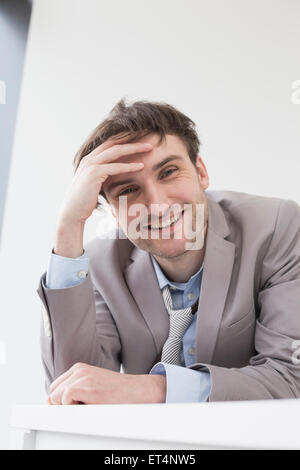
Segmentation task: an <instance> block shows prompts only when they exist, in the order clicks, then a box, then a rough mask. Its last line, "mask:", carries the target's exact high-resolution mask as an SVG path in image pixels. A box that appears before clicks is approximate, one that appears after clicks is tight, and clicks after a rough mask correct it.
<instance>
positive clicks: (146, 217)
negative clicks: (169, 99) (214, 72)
mask: <svg viewBox="0 0 300 470" xmlns="http://www.w3.org/2000/svg"><path fill="white" fill-rule="evenodd" d="M139 141H140V142H145V143H146V142H149V143H151V144H152V145H153V149H152V150H151V151H149V152H145V153H139V154H135V155H130V156H126V157H121V158H120V159H119V160H116V162H120V163H121V162H122V163H129V162H143V163H144V167H143V169H142V170H140V171H137V172H130V173H126V174H121V175H116V176H110V177H109V178H108V179H107V180H106V181H105V182H104V184H103V186H102V189H103V191H104V193H105V196H106V198H107V201H108V202H109V204H110V206H111V210H112V213H113V215H114V216H115V217H116V219H117V222H118V224H119V226H120V227H121V229H122V230H123V232H124V233H125V234H126V236H127V237H128V238H129V240H131V241H132V243H134V244H135V245H136V246H138V247H139V248H141V249H142V250H145V251H148V252H150V253H152V255H154V256H156V257H161V258H176V257H178V256H182V255H184V253H186V252H188V251H189V248H187V246H191V245H192V243H194V240H195V238H193V239H191V238H190V236H187V235H186V233H187V231H186V226H189V227H190V229H192V230H193V233H197V234H198V235H199V232H201V233H202V236H204V232H205V226H206V223H207V202H206V196H205V192H204V190H205V189H207V187H208V185H209V179H208V174H207V171H206V168H205V165H204V163H203V161H202V159H201V157H200V155H198V156H197V160H196V166H195V165H194V164H193V163H192V161H191V160H190V157H189V154H188V151H187V149H186V146H185V144H184V143H183V141H182V140H181V139H180V138H179V137H178V136H176V135H170V134H168V135H166V139H165V140H163V141H162V142H161V144H159V143H158V142H159V136H158V135H156V134H150V135H148V136H145V137H143V138H142V139H140V140H139ZM120 196H123V198H122V199H123V202H124V199H125V202H126V204H125V212H124V209H123V207H124V205H123V206H122V204H121V203H120V201H121V199H120ZM136 204H138V205H142V207H144V208H145V211H143V212H136V211H135V207H136V206H135V205H136ZM197 207H198V208H199V207H201V210H202V211H203V212H201V211H200V212H201V214H202V216H201V220H200V223H199V209H198V212H197ZM170 208H171V209H170ZM172 209H173V210H172ZM182 211H183V212H182ZM197 214H198V217H197ZM174 216H175V223H173V225H171V226H170V223H171V222H172V220H174ZM137 220H139V224H138V225H137V224H136V221H137ZM188 221H190V222H191V223H190V224H188ZM161 223H162V224H163V225H164V226H165V228H162V229H160V228H159V226H160V225H159V224H161ZM149 224H151V227H148V225H149ZM133 225H135V226H136V227H137V230H139V231H140V234H141V235H140V236H139V237H132V236H131V233H132V232H131V231H130V226H133ZM200 248H202V247H200ZM192 249H193V250H194V249H195V245H194V248H192Z"/></svg>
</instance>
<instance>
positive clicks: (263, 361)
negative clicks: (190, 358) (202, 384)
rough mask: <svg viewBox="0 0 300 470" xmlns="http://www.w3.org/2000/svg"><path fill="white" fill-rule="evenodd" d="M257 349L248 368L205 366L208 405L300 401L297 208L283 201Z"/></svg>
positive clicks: (264, 285)
mask: <svg viewBox="0 0 300 470" xmlns="http://www.w3.org/2000/svg"><path fill="white" fill-rule="evenodd" d="M257 301H258V305H259V316H258V318H257V320H256V329H255V339H254V340H255V350H256V353H257V354H256V355H255V356H253V357H251V358H250V360H249V365H247V366H246V367H242V368H225V367H219V366H215V365H212V364H199V363H196V364H192V365H190V366H189V368H191V369H194V370H201V369H202V368H203V367H207V368H208V369H209V371H210V374H211V379H212V389H211V393H210V396H209V398H208V401H227V400H228V401H229V400H264V399H274V398H300V207H299V206H298V205H297V204H296V203H295V202H294V201H289V200H284V201H282V203H281V204H280V207H279V209H278V215H277V220H276V223H275V227H274V232H273V236H272V238H271V241H270V243H269V246H268V249H267V251H266V254H265V256H264V259H263V261H262V272H261V287H260V291H259V293H258V299H257Z"/></svg>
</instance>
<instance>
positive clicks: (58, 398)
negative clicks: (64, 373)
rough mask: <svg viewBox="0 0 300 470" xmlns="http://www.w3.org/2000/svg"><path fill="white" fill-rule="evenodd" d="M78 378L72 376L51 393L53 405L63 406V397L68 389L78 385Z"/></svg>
mask: <svg viewBox="0 0 300 470" xmlns="http://www.w3.org/2000/svg"><path fill="white" fill-rule="evenodd" d="M78 380H80V379H78V377H77V378H76V377H75V375H74V374H72V375H71V376H70V377H69V378H67V379H66V380H64V381H63V382H62V383H61V384H59V385H58V386H57V387H56V388H55V390H54V391H53V392H52V393H51V395H50V399H51V402H52V404H53V405H61V404H62V396H63V393H64V391H65V389H66V388H68V387H70V386H71V385H72V384H74V383H76V382H77V381H78Z"/></svg>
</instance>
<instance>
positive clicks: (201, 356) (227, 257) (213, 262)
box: [195, 196, 235, 364]
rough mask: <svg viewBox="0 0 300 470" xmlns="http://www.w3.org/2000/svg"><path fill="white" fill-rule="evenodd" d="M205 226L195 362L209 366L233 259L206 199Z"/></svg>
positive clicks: (221, 219)
mask: <svg viewBox="0 0 300 470" xmlns="http://www.w3.org/2000/svg"><path fill="white" fill-rule="evenodd" d="M207 203H208V226H207V236H206V248H205V254H204V260H203V263H204V265H203V273H202V284H201V290H200V296H199V304H198V314H197V315H198V316H197V326H196V345H195V347H196V362H205V363H207V364H210V363H211V361H212V359H213V353H214V349H215V345H216V340H217V335H218V330H219V327H220V323H221V319H222V314H223V310H224V305H225V301H226V297H227V292H228V288H229V285H230V279H231V274H232V269H233V263H234V258H235V244H234V243H232V242H229V241H228V240H225V239H224V238H225V237H226V236H228V235H229V233H230V230H229V227H228V224H227V221H226V218H225V215H224V213H223V211H222V209H221V207H220V206H219V204H217V202H215V201H214V200H213V199H210V197H209V196H208V197H207Z"/></svg>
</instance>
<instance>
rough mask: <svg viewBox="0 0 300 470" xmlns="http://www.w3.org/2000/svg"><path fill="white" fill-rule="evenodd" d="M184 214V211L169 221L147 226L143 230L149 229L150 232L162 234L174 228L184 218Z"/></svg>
mask: <svg viewBox="0 0 300 470" xmlns="http://www.w3.org/2000/svg"><path fill="white" fill-rule="evenodd" d="M183 212H184V209H183V210H182V211H181V212H179V213H178V214H176V215H173V216H172V217H170V218H169V219H166V220H165V221H163V222H161V223H156V224H149V225H145V226H144V227H143V228H144V229H148V230H156V231H158V232H162V231H163V230H164V229H167V228H172V227H174V226H175V225H176V224H177V223H178V222H179V221H180V219H181V218H182V214H183Z"/></svg>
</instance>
